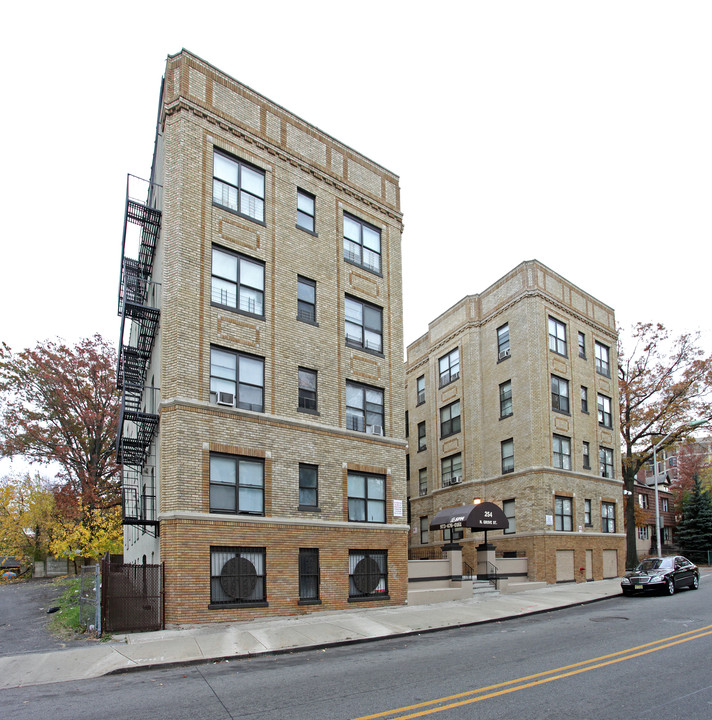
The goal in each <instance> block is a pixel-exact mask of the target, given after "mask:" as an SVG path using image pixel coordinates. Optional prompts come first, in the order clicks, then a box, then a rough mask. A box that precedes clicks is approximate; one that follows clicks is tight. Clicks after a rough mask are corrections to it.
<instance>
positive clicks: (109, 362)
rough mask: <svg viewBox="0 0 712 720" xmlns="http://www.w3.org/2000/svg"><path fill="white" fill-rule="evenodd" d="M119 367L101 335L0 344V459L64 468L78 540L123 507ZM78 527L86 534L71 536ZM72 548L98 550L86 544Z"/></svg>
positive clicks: (63, 510)
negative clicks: (117, 449)
mask: <svg viewBox="0 0 712 720" xmlns="http://www.w3.org/2000/svg"><path fill="white" fill-rule="evenodd" d="M115 368H116V353H115V351H114V349H113V347H112V346H111V345H109V344H108V343H106V342H105V341H104V340H103V339H102V338H101V336H100V335H94V336H93V337H91V338H86V339H84V340H82V341H80V342H79V343H78V344H77V345H76V346H74V347H71V346H69V345H66V344H65V343H63V342H61V341H57V342H50V341H45V342H41V343H38V344H37V346H36V347H35V348H30V349H27V350H23V351H22V352H19V353H13V352H12V351H11V350H10V348H9V347H8V346H7V345H5V344H3V345H2V346H0V399H1V400H2V406H1V409H0V455H2V456H15V455H20V456H23V457H24V458H25V459H26V460H28V461H29V462H32V463H39V464H42V465H52V467H57V468H59V470H58V472H57V480H58V485H57V488H56V490H55V502H56V505H57V509H58V513H59V517H60V520H61V523H62V526H63V527H64V529H65V533H66V534H67V535H72V536H73V537H76V538H78V539H82V538H87V537H91V536H92V535H96V536H98V535H100V534H103V533H104V532H105V529H106V523H105V522H104V521H103V519H102V513H104V512H108V511H111V510H113V509H115V508H117V507H119V506H120V504H121V492H120V480H119V466H118V465H117V464H116V461H115V455H114V441H115V438H116V431H117V427H118V415H119V397H118V393H117V390H116V378H115ZM112 516H113V515H112ZM75 526H80V527H81V528H83V530H85V531H86V532H76V533H74V532H73V528H75ZM112 527H113V525H112ZM110 544H111V546H112V547H114V544H113V541H112V543H110ZM107 549H109V548H108V547H107ZM73 550H74V551H76V552H77V553H78V554H79V555H81V556H82V557H91V556H93V555H94V553H95V552H96V548H95V547H94V546H93V544H92V545H90V544H86V543H85V544H84V545H82V544H80V545H79V546H76V547H74V548H73Z"/></svg>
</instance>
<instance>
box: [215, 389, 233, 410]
mask: <svg viewBox="0 0 712 720" xmlns="http://www.w3.org/2000/svg"><path fill="white" fill-rule="evenodd" d="M217 403H218V405H228V406H229V407H234V406H235V396H234V395H233V394H232V393H229V392H219V393H218V398H217Z"/></svg>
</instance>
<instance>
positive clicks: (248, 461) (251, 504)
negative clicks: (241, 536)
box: [210, 454, 265, 515]
mask: <svg viewBox="0 0 712 720" xmlns="http://www.w3.org/2000/svg"><path fill="white" fill-rule="evenodd" d="M264 470H265V468H264V463H263V462H262V460H259V459H257V458H247V457H240V456H237V455H217V454H211V455H210V512H219V513H236V514H238V513H239V514H246V515H264V514H265V482H264Z"/></svg>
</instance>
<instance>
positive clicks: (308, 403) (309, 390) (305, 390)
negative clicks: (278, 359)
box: [298, 368, 316, 412]
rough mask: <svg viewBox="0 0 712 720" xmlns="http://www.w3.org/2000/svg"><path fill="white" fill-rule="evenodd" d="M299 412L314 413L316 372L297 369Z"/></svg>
mask: <svg viewBox="0 0 712 720" xmlns="http://www.w3.org/2000/svg"><path fill="white" fill-rule="evenodd" d="M298 402H299V405H298V408H299V410H300V411H307V412H316V370H307V368H299V401H298Z"/></svg>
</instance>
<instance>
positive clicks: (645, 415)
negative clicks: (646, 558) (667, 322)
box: [618, 323, 712, 568]
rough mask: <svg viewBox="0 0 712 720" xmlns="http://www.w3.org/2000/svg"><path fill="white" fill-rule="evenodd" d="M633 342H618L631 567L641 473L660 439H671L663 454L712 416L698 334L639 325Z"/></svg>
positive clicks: (710, 380) (709, 379) (710, 382)
mask: <svg viewBox="0 0 712 720" xmlns="http://www.w3.org/2000/svg"><path fill="white" fill-rule="evenodd" d="M628 343H629V347H628V348H627V347H625V344H624V343H623V342H621V341H619V345H618V388H619V401H620V423H621V436H622V456H623V458H622V459H623V468H622V470H623V481H624V485H625V490H626V491H627V496H626V497H627V502H626V505H625V520H626V522H625V525H626V567H629V568H630V567H634V566H635V565H636V564H637V563H638V556H637V551H636V528H635V526H636V522H635V520H636V518H635V505H636V504H635V492H634V488H635V477H636V475H637V473H638V471H639V470H640V468H641V467H643V465H644V464H645V463H646V462H648V461H651V460H652V459H653V448H654V447H655V445H656V444H657V443H659V442H660V441H661V440H665V441H664V443H663V444H662V445H661V446H660V448H659V449H658V451H659V452H660V451H661V450H663V449H664V448H666V447H668V446H671V445H675V444H676V443H679V442H680V441H681V440H684V439H685V438H687V437H688V436H689V434H690V432H691V430H692V428H693V425H694V424H695V423H698V422H699V421H700V420H704V419H707V418H710V417H712V356H707V357H706V356H705V354H704V352H703V350H702V349H701V348H700V347H699V337H698V336H697V335H692V334H690V333H683V334H682V335H680V336H679V337H677V338H671V337H670V333H669V332H668V331H667V330H666V329H665V327H664V326H663V325H660V324H652V323H637V324H636V325H634V326H633V328H632V331H631V333H630V335H629V340H628ZM666 436H667V437H666ZM659 457H660V456H659Z"/></svg>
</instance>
